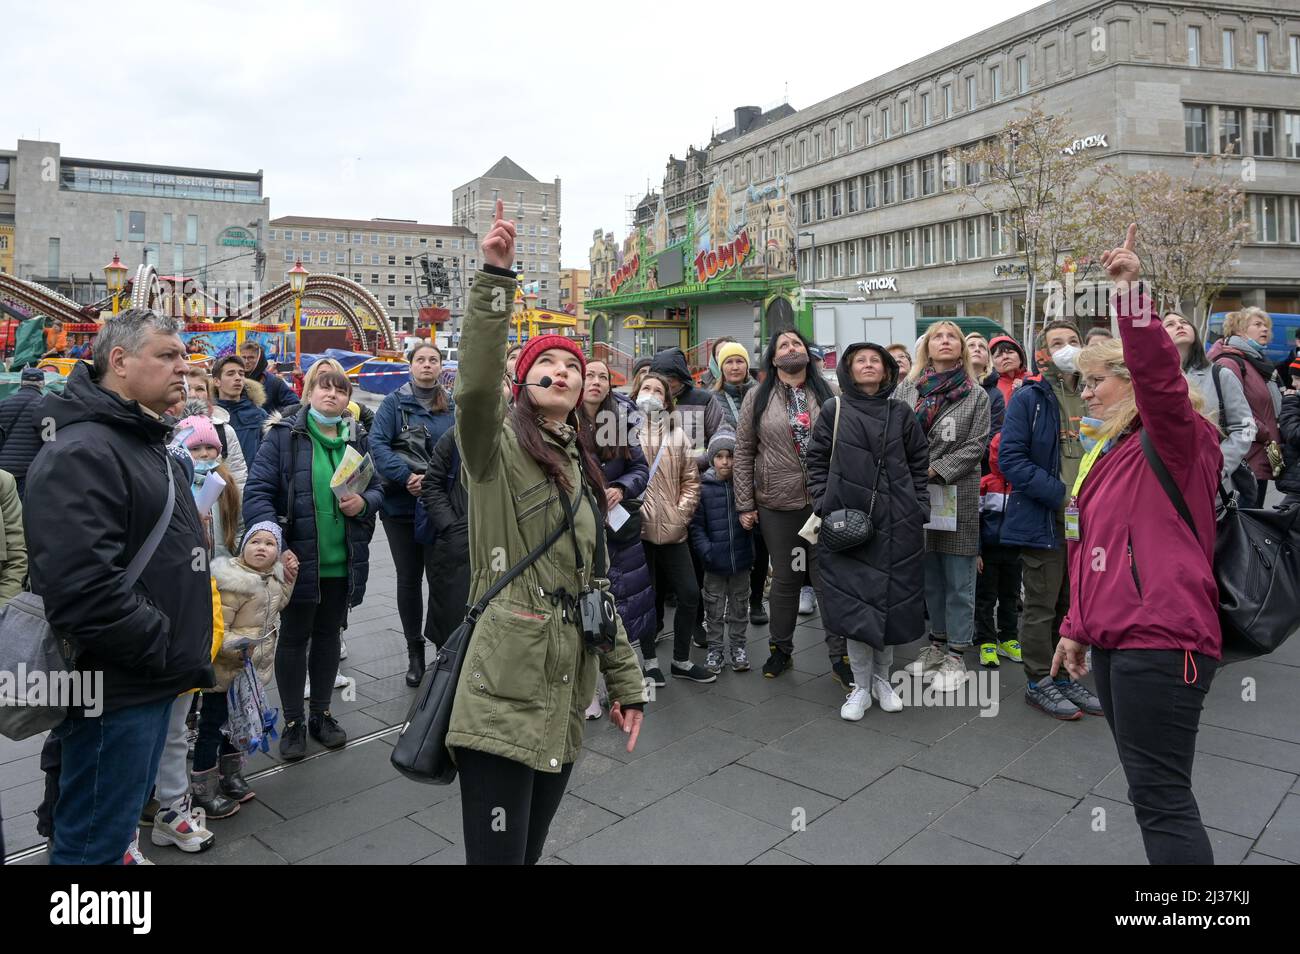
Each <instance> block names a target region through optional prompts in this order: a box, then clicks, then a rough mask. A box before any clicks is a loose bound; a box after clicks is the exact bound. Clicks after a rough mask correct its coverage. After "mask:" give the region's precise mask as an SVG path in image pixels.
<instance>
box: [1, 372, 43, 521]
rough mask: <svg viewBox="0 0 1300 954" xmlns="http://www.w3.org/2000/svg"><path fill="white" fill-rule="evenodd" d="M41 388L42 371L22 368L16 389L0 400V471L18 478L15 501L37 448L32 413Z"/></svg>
mask: <svg viewBox="0 0 1300 954" xmlns="http://www.w3.org/2000/svg"><path fill="white" fill-rule="evenodd" d="M44 390H45V372H44V371H41V370H40V369H39V368H23V373H22V377H21V383H20V384H19V386H18V390H17V391H15V392H14V393H13V394H11V395H9V396H8V397H7V398H5V399H4V400H3V401H0V431H3V432H4V446H3V447H0V470H7V471H9V473H11V474H13V475H14V479H15V480H16V481H18V499H19V500H21V499H23V491H24V489H25V487H26V484H27V468H28V467H30V466H31V464H32V461H33V460H34V459H35V458H36V452H37V451H39V450H40V449H41V435H40V431H39V430H38V428H37V423H36V420H37V419H36V417H35V414H34V412H35V410H36V405H37V403H38V402H39V401H40V399H41V394H42V393H43V392H44Z"/></svg>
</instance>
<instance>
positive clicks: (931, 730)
mask: <svg viewBox="0 0 1300 954" xmlns="http://www.w3.org/2000/svg"><path fill="white" fill-rule="evenodd" d="M912 698H915V697H912ZM921 698H922V699H925V698H926V697H925V696H922V697H921ZM941 698H944V697H943V696H941ZM946 698H947V700H949V701H953V700H955V699H956V698H957V697H956V695H955V694H946ZM903 702H904V709H903V711H902V712H884V711H882V710H881V709H880V707H879V706H878V705H877V704H876V703H875V701H874V700H873V701H872V704H871V708H870V709H868V710H867V714H866V716H865V717H864V718H863V720H862V722H861V723H859V724H860V725H866V726H870V727H871V728H873V729H875V730H877V731H878V732H884V733H886V734H888V735H896V736H898V737H899V738H902V739H911V740H912V741H914V742H920V743H922V744H924V745H933V744H934V743H936V742H938V741H939V740H940V739H942V738H944V737H945V736H948V735H951V734H952V733H953V732H956V731H957V730H958V729H959V728H961V727H962V726H963V725H966V724H968V723H970V722H972V721H975V722H982V721H992V720H985V719H982V718H981V717H980V714H979V713H980V710H979V708H977V707H975V706H958V705H947V704H944V705H929V704H925V705H909V704H908V702H909V700H908V698H907V697H904V698H903ZM995 710H996V706H994V707H992V708H990V711H995Z"/></svg>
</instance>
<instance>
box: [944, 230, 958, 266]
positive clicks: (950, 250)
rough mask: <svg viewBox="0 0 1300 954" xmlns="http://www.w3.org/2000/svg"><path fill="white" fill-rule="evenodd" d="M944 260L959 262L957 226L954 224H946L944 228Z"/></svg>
mask: <svg viewBox="0 0 1300 954" xmlns="http://www.w3.org/2000/svg"><path fill="white" fill-rule="evenodd" d="M943 260H944V261H945V262H955V261H957V226H956V225H955V224H954V223H952V222H945V223H944V226H943Z"/></svg>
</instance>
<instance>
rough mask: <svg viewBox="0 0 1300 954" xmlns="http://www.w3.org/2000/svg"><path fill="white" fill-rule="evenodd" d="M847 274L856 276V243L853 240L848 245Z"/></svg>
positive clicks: (855, 240)
mask: <svg viewBox="0 0 1300 954" xmlns="http://www.w3.org/2000/svg"><path fill="white" fill-rule="evenodd" d="M849 274H850V275H856V274H858V242H857V239H854V240H853V241H852V242H850V243H849Z"/></svg>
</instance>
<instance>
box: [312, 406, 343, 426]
mask: <svg viewBox="0 0 1300 954" xmlns="http://www.w3.org/2000/svg"><path fill="white" fill-rule="evenodd" d="M307 413H308V414H310V415H311V419H312V420H313V421H315V422H316V423H317V424H324V425H325V426H326V427H333V426H334V425H335V424H337V423H338V422H339V421H341V420H343V416H342V415H341V414H340V415H339V416H338V417H326V416H325V415H324V414H322V413H321V412H320V411H318V410H316V409H315V408H314V407H308V408H307Z"/></svg>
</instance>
